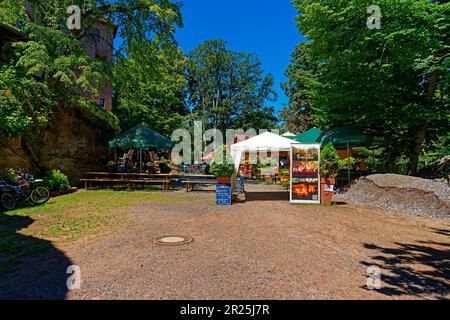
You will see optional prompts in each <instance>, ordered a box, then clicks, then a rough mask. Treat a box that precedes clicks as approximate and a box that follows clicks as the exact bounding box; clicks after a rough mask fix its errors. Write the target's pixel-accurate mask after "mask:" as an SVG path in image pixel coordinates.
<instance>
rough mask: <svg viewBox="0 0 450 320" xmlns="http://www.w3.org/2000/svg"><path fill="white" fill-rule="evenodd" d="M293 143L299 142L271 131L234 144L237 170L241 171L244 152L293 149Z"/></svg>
mask: <svg viewBox="0 0 450 320" xmlns="http://www.w3.org/2000/svg"><path fill="white" fill-rule="evenodd" d="M293 143H295V144H298V142H297V141H295V140H292V139H288V138H284V137H281V136H279V135H277V134H274V133H271V132H264V133H262V134H260V135H259V136H256V137H253V138H250V139H248V140H245V141H242V142H239V143H236V144H234V145H232V146H231V152H230V155H231V158H232V159H233V162H234V166H235V168H236V171H239V167H240V164H241V160H242V155H243V154H244V153H246V152H259V151H266V152H284V151H291V145H292V144H293Z"/></svg>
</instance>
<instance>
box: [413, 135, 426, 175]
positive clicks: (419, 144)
mask: <svg viewBox="0 0 450 320" xmlns="http://www.w3.org/2000/svg"><path fill="white" fill-rule="evenodd" d="M425 133H426V131H425V129H424V128H420V129H419V130H418V131H417V133H416V140H415V146H414V150H413V152H412V154H411V157H410V162H409V174H410V175H415V174H417V171H418V169H419V156H420V154H421V152H422V150H423V143H424V142H425Z"/></svg>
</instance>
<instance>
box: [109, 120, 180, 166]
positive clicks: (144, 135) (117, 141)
mask: <svg viewBox="0 0 450 320" xmlns="http://www.w3.org/2000/svg"><path fill="white" fill-rule="evenodd" d="M172 146H173V143H172V141H171V140H169V139H167V138H166V137H164V136H162V135H160V134H159V133H158V132H155V131H153V130H152V129H149V128H147V127H144V126H142V125H138V126H136V127H134V128H132V129H130V130H128V131H126V132H124V133H122V134H120V135H118V136H117V137H115V138H114V139H113V140H111V141H110V142H109V148H110V149H115V148H117V149H138V150H139V163H140V168H139V171H140V172H142V150H154V151H168V150H170V149H171V148H172Z"/></svg>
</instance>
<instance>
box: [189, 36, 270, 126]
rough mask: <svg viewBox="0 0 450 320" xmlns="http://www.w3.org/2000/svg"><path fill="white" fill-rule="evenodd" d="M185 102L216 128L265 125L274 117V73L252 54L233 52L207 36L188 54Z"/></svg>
mask: <svg viewBox="0 0 450 320" xmlns="http://www.w3.org/2000/svg"><path fill="white" fill-rule="evenodd" d="M188 59H189V62H188V67H187V80H188V82H187V83H188V84H187V103H188V106H189V107H190V108H191V109H192V111H193V113H194V117H197V118H198V119H199V120H203V121H204V124H205V126H206V127H210V128H217V129H221V130H224V129H248V128H254V129H268V128H272V127H273V125H274V124H275V123H276V121H277V119H276V117H275V116H274V109H273V107H268V106H266V105H265V103H266V102H268V101H273V100H274V99H275V97H276V93H275V91H274V89H273V84H274V83H273V76H272V75H271V74H267V75H265V73H264V70H263V69H262V65H261V61H260V60H259V59H258V58H257V57H256V56H255V55H254V54H247V53H242V52H234V51H232V50H230V49H228V48H227V47H226V42H225V41H224V40H210V41H206V42H204V43H203V44H201V45H200V46H198V47H197V48H196V49H195V50H194V51H193V52H191V53H190V54H189V55H188Z"/></svg>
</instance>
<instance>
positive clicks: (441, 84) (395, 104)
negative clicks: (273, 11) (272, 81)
mask: <svg viewBox="0 0 450 320" xmlns="http://www.w3.org/2000/svg"><path fill="white" fill-rule="evenodd" d="M376 4H377V5H379V6H380V8H381V12H382V20H381V29H380V30H369V29H368V28H367V26H366V20H367V18H368V16H369V15H368V14H367V6H368V3H367V2H364V1H359V0H348V1H342V0H331V1H330V0H294V5H295V6H296V8H297V9H298V11H299V16H298V17H297V22H298V27H299V30H300V31H301V33H302V34H304V35H305V36H306V37H307V38H308V40H309V41H308V42H305V43H303V44H301V45H299V46H298V47H297V49H296V51H295V52H294V54H293V60H292V65H291V66H290V67H289V68H288V70H287V75H288V77H289V81H288V83H287V84H285V90H286V92H287V94H288V96H289V97H290V110H292V111H293V112H291V114H296V113H297V115H296V116H295V117H294V120H295V121H297V122H295V121H292V120H289V119H288V125H289V123H291V122H294V124H296V123H299V124H298V125H297V126H298V127H301V126H302V124H303V123H307V121H304V120H302V117H303V118H304V119H306V120H309V119H310V116H311V117H312V118H313V119H314V121H315V123H316V125H318V126H320V127H327V128H328V127H332V126H335V125H344V124H353V125H355V126H357V127H359V128H364V129H365V131H367V132H371V133H372V134H373V135H374V136H376V137H379V138H381V139H380V141H382V143H381V144H380V145H378V146H377V147H382V148H385V154H384V155H385V158H389V159H390V161H391V164H390V166H391V168H393V169H394V168H395V167H396V168H398V169H399V170H401V172H405V168H407V169H406V172H410V173H414V172H415V171H416V170H417V163H418V161H417V160H418V156H419V155H420V154H421V153H422V151H423V148H424V145H425V143H426V142H427V141H436V140H437V139H439V137H440V136H445V135H447V133H448V132H449V128H450V123H449V118H448V115H449V114H450V103H449V97H448V93H449V73H448V68H449V64H450V60H449V59H450V56H449V54H448V52H449V44H448V36H447V35H448V30H449V28H450V22H449V20H448V16H449V14H450V3H448V2H447V3H441V4H438V3H434V2H432V1H428V0H404V1H398V0H380V1H378V2H377V3H376ZM297 118H299V119H297ZM395 162H398V164H395Z"/></svg>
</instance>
